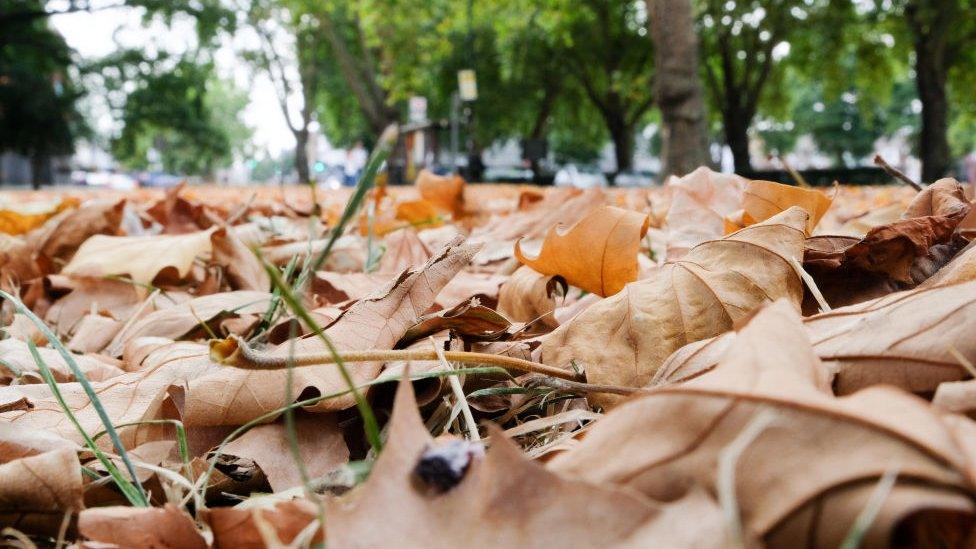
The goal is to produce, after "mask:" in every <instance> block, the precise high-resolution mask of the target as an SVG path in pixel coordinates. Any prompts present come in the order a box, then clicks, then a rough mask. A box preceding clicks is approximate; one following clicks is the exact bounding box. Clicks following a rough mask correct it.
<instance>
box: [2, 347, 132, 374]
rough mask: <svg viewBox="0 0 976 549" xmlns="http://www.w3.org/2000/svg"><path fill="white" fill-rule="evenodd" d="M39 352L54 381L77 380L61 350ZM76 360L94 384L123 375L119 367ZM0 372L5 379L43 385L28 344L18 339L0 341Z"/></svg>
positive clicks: (77, 357)
mask: <svg viewBox="0 0 976 549" xmlns="http://www.w3.org/2000/svg"><path fill="white" fill-rule="evenodd" d="M37 353H38V355H40V357H41V360H43V361H44V363H45V364H46V365H47V367H48V368H50V370H51V374H52V375H54V379H55V380H57V381H59V382H68V381H75V376H74V374H73V373H72V372H71V369H70V368H69V367H68V363H67V362H65V360H64V358H63V357H62V356H61V354H60V353H59V352H58V351H56V350H55V349H51V348H49V347H39V348H38V349H37ZM73 358H74V359H75V362H76V363H77V364H78V367H79V368H80V369H81V371H82V373H84V374H85V377H87V378H88V379H90V380H92V381H104V380H107V379H110V378H113V377H115V376H117V375H120V374H122V373H123V372H122V370H121V369H120V368H118V367H116V366H112V365H110V364H108V362H107V361H104V360H99V359H97V358H92V357H89V356H84V355H74V356H73ZM0 369H2V370H3V371H4V374H5V375H4V377H8V378H24V379H23V381H24V382H27V383H44V380H43V379H42V378H41V373H40V367H38V365H37V363H36V362H34V357H33V356H31V353H30V349H28V347H27V343H26V342H24V341H21V340H19V339H4V340H3V341H0Z"/></svg>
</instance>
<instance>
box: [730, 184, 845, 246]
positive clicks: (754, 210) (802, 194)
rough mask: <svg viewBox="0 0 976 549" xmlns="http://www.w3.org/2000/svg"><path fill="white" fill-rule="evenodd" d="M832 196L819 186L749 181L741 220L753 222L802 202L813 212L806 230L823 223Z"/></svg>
mask: <svg viewBox="0 0 976 549" xmlns="http://www.w3.org/2000/svg"><path fill="white" fill-rule="evenodd" d="M831 202H833V199H832V198H830V197H828V196H827V195H826V194H824V193H823V192H821V191H819V190H816V189H804V188H803V187H796V186H793V185H784V184H782V183H774V182H772V181H760V180H754V181H749V182H748V183H746V188H745V191H743V193H742V210H743V214H742V221H743V222H744V223H745V224H746V225H752V224H755V223H757V222H759V221H765V220H767V219H769V218H770V217H772V216H774V215H776V214H778V213H780V212H782V211H784V210H786V209H788V208H790V207H791V206H799V207H801V208H803V209H804V210H806V211H807V213H808V214H810V219H809V220H808V221H807V234H810V233H812V232H813V229H814V228H815V227H816V226H817V223H820V218H822V217H823V215H824V214H825V213H827V209H828V208H830V204H831Z"/></svg>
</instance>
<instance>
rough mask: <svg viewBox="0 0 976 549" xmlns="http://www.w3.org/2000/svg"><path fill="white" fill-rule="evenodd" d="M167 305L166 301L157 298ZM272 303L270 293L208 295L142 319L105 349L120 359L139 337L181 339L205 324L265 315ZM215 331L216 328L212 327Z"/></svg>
mask: <svg viewBox="0 0 976 549" xmlns="http://www.w3.org/2000/svg"><path fill="white" fill-rule="evenodd" d="M156 302H157V303H164V302H165V300H164V299H163V298H156ZM270 303H271V294H269V293H267V292H249V291H237V292H224V293H219V294H211V295H205V296H203V297H198V298H196V299H191V300H189V301H187V302H184V303H180V304H178V305H171V306H169V307H165V308H162V309H159V310H156V311H153V312H151V313H149V314H147V315H146V316H144V317H142V318H140V319H139V320H138V321H136V322H135V323H133V324H131V325H129V326H128V327H127V328H126V329H124V330H122V331H120V332H118V333H117V334H116V335H115V338H113V339H112V343H111V344H109V346H108V348H106V349H105V354H107V355H109V356H120V355H121V354H122V351H123V349H124V348H125V344H126V342H128V341H131V340H133V339H135V338H138V337H165V338H169V339H174V340H176V339H180V338H182V337H184V336H185V335H187V334H188V333H190V332H192V331H194V330H201V331H202V332H203V333H206V331H205V330H203V328H202V327H201V323H207V324H208V325H211V324H214V323H215V322H214V321H215V320H218V319H221V318H223V317H226V316H240V315H246V314H263V313H264V312H265V311H267V310H268V307H269V306H270ZM211 329H213V328H211Z"/></svg>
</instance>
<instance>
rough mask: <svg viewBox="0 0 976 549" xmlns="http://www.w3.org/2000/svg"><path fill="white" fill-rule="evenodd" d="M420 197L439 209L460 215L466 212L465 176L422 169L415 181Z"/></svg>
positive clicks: (456, 215)
mask: <svg viewBox="0 0 976 549" xmlns="http://www.w3.org/2000/svg"><path fill="white" fill-rule="evenodd" d="M414 185H416V187H417V191H418V192H419V193H420V197H421V198H423V199H424V200H426V201H428V202H430V203H431V204H433V205H434V207H435V208H437V209H438V210H439V211H442V212H445V213H451V214H453V215H454V217H460V216H461V214H462V213H464V178H462V177H461V176H460V175H454V176H443V175H437V174H435V173H433V172H431V171H428V170H420V173H419V174H417V181H416V182H415V183H414Z"/></svg>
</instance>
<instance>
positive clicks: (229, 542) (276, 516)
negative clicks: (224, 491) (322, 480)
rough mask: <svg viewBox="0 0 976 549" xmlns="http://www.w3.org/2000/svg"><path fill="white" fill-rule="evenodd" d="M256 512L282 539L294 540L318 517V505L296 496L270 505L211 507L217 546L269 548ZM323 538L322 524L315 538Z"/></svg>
mask: <svg viewBox="0 0 976 549" xmlns="http://www.w3.org/2000/svg"><path fill="white" fill-rule="evenodd" d="M252 499H253V498H252ZM247 503H251V501H250V500H249V501H248V502H247ZM255 515H258V516H259V517H260V519H259V520H264V521H265V523H266V524H268V525H270V526H271V527H272V529H273V530H274V533H275V535H276V536H277V537H278V540H279V541H280V542H281V543H291V542H292V541H294V539H295V538H296V537H297V536H298V534H300V533H301V532H302V531H303V530H304V529H305V528H306V527H308V525H309V524H311V523H312V521H314V520H317V519H318V508H317V507H316V506H315V504H314V503H312V502H311V501H308V500H305V499H295V500H291V501H284V502H277V503H276V504H273V505H272V506H270V507H255V506H248V505H247V504H244V505H239V506H237V507H217V508H214V509H210V510H208V511H207V522H208V523H209V524H210V528H211V530H213V534H214V547H215V548H217V549H265V547H267V545H266V544H265V542H264V538H262V536H261V532H260V531H259V530H258V527H257V525H256V524H255V520H254V518H255ZM322 539H323V538H322V529H321V528H319V530H318V533H317V534H316V535H315V536H314V537H313V539H312V541H313V542H321V541H322Z"/></svg>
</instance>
